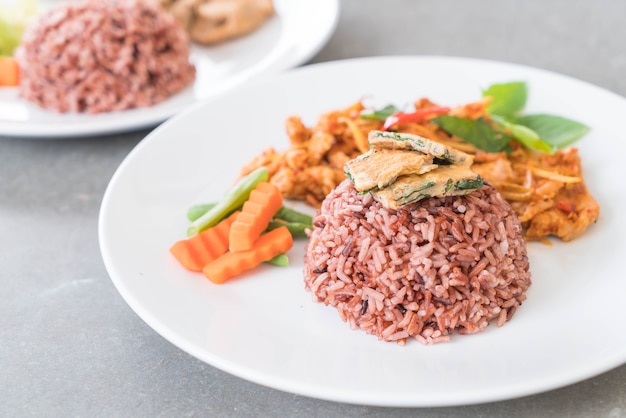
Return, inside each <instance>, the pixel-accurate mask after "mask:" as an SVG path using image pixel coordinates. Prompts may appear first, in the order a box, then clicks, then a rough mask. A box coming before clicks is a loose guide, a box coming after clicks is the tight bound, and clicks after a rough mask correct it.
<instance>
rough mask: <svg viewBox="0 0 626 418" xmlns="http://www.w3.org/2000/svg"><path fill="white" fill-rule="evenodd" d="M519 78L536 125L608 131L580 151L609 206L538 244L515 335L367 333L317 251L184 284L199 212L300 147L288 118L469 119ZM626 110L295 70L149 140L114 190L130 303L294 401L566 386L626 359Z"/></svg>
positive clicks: (365, 62) (355, 70)
mask: <svg viewBox="0 0 626 418" xmlns="http://www.w3.org/2000/svg"><path fill="white" fill-rule="evenodd" d="M514 80H522V81H526V82H528V85H529V89H530V93H529V95H530V97H529V102H528V105H527V108H526V110H527V111H528V112H546V113H555V114H558V115H562V116H566V117H570V118H573V119H576V120H579V121H581V122H584V123H586V124H588V125H589V126H590V127H591V128H592V129H591V133H590V134H588V135H587V136H586V137H585V138H583V140H581V141H580V142H579V143H578V144H577V145H578V147H579V149H580V153H581V156H582V160H583V165H584V170H585V178H586V180H587V182H588V185H589V188H590V189H591V191H592V193H593V194H594V196H595V197H596V198H597V199H598V201H599V202H600V205H601V207H602V210H601V216H600V219H599V221H598V222H597V224H595V225H593V226H592V227H591V228H590V229H589V230H588V231H587V232H586V233H585V234H584V236H582V237H580V238H579V239H577V240H575V241H574V242H571V243H567V244H565V243H561V242H555V243H554V245H553V246H546V245H544V244H538V243H530V244H529V257H530V261H531V269H532V274H533V280H534V283H533V286H531V288H530V290H529V292H528V300H527V302H525V303H524V305H523V306H522V307H521V308H520V309H518V311H517V313H516V314H515V317H514V318H513V320H512V321H511V322H509V323H507V324H506V325H505V326H504V327H502V328H497V327H495V326H491V327H489V328H488V329H487V330H486V331H485V332H483V333H480V334H476V335H470V336H460V335H455V336H453V337H452V339H451V342H449V343H445V344H438V345H433V346H423V345H420V344H419V343H417V342H416V341H409V343H408V344H407V346H405V347H402V346H398V345H396V344H392V343H384V342H381V341H378V340H377V339H376V338H375V337H372V336H369V335H367V334H365V333H364V332H361V331H351V330H350V329H349V327H348V325H347V324H345V323H343V322H342V321H341V320H340V318H339V316H338V314H337V312H336V311H335V310H334V309H333V308H330V307H325V306H324V305H322V304H319V303H314V302H312V301H311V296H310V294H309V293H307V292H306V291H305V290H304V285H303V281H302V267H303V262H302V257H303V255H304V242H298V243H297V245H296V247H295V248H294V249H293V251H292V252H291V257H290V258H291V260H292V264H291V266H290V267H287V268H277V267H269V266H262V267H261V268H259V269H257V270H255V271H254V272H253V273H250V274H248V275H246V276H245V277H242V278H241V279H239V280H235V281H232V282H229V283H227V284H225V285H221V286H219V285H213V284H212V283H210V282H209V281H208V280H206V279H204V278H203V277H202V276H201V275H198V274H193V273H189V272H186V271H184V270H183V269H182V268H181V267H180V266H179V265H178V264H177V262H176V261H175V260H174V259H173V258H172V257H171V256H170V255H169V253H168V248H169V246H170V245H171V244H172V243H174V242H175V241H176V240H177V239H180V238H183V237H184V234H185V230H186V226H187V222H186V220H185V211H186V209H187V208H188V207H189V206H190V205H191V204H192V203H197V202H201V201H212V200H216V199H217V198H219V196H220V195H221V194H222V193H223V192H224V190H225V189H226V188H227V187H228V185H229V184H231V182H232V181H233V180H234V178H235V177H236V175H237V173H238V170H239V169H240V167H241V166H242V165H243V164H244V163H246V162H248V161H249V159H250V158H251V157H252V156H254V155H256V154H257V153H259V152H260V151H262V150H263V149H264V148H266V147H268V146H274V147H276V148H277V149H285V148H286V147H287V137H286V134H285V131H284V121H285V118H286V117H287V116H289V115H300V116H302V118H303V120H304V122H305V124H307V125H312V124H313V123H315V121H316V120H317V117H318V116H319V115H320V114H321V113H323V112H326V111H330V110H334V109H339V108H343V107H346V106H348V105H350V104H352V103H354V102H355V101H357V100H359V99H361V98H363V97H368V98H369V99H371V100H374V101H377V102H380V104H387V103H395V104H397V105H402V104H405V103H409V102H411V101H413V100H415V99H418V98H420V97H422V96H426V97H428V98H430V99H432V100H433V101H435V102H436V103H439V104H442V105H449V106H453V105H457V104H463V103H466V102H469V101H472V100H475V99H478V98H479V97H480V95H481V89H482V88H485V87H487V86H488V85H489V84H492V83H495V82H506V81H514ZM251 97H254V98H259V99H258V100H254V101H251V100H249V99H250V98H251ZM259 101H261V102H262V103H263V105H262V106H259ZM622 114H626V100H624V99H623V98H621V97H619V96H617V95H614V94H612V93H610V92H608V91H605V90H602V89H600V88H598V87H595V86H592V85H589V84H587V83H584V82H582V81H578V80H575V79H571V78H568V77H564V76H561V75H558V74H554V73H550V72H546V71H542V70H538V69H533V68H528V67H523V66H519V65H511V64H505V63H498V62H491V61H480V60H473V59H462V58H440V57H388V58H370V59H357V60H349V61H343V62H333V63H325V64H318V65H313V66H308V67H304V68H301V69H297V70H292V71H289V72H287V73H285V74H282V75H280V76H275V77H272V78H271V79H269V80H265V81H263V82H259V83H254V84H253V85H248V86H245V87H240V88H237V89H235V90H233V91H231V92H230V93H229V94H228V95H224V96H222V97H220V98H219V99H218V100H215V101H212V102H208V103H203V104H199V105H196V106H194V107H193V108H192V109H190V110H188V111H186V112H184V113H182V114H180V115H178V116H176V117H174V118H172V119H171V120H169V121H168V122H166V123H164V124H163V125H162V126H160V127H159V128H157V129H156V130H155V131H153V132H152V133H151V134H150V135H149V136H148V137H146V138H145V139H144V140H143V141H142V142H141V143H140V144H139V145H138V146H137V147H136V148H135V149H134V150H133V151H132V152H131V153H130V154H129V156H128V157H127V158H126V160H125V161H124V162H123V163H122V164H121V166H120V167H119V169H118V170H117V172H116V173H115V174H114V176H113V178H112V179H111V182H110V184H109V186H108V188H107V191H106V193H105V196H104V199H103V202H102V207H101V213H100V221H99V233H100V246H101V251H102V256H103V259H104V262H105V264H106V267H107V270H108V272H109V274H110V276H111V278H112V280H113V282H114V283H115V286H116V287H117V289H118V290H119V292H120V293H121V295H122V296H123V297H124V299H125V300H126V301H127V303H128V304H129V305H130V306H131V308H132V309H134V310H135V312H136V313H137V314H138V315H139V316H140V317H141V318H142V319H143V320H144V321H145V322H146V323H147V324H148V325H150V326H151V327H152V328H153V329H155V330H156V331H157V332H158V333H159V334H161V335H162V336H163V337H165V338H166V339H168V340H169V341H171V342H172V343H173V344H175V345H176V346H178V347H180V348H181V349H183V350H185V351H186V352H188V353H190V354H192V355H194V356H196V357H197V358H199V359H201V360H203V361H205V362H207V363H208V364H211V365H213V366H215V367H217V368H219V369H222V370H225V371H227V372H229V373H232V374H234V375H236V376H239V377H242V378H244V379H248V380H251V381H253V382H256V383H259V384H262V385H267V386H270V387H273V388H277V389H280V390H283V391H287V392H292V393H297V394H301V395H306V396H311V397H317V398H323V399H327V400H333V401H341V402H349V403H358V404H371V405H383V406H443V405H460V404H471V403H479V402H487V401H496V400H503V399H508V398H513V397H519V396H523V395H529V394H534V393H538V392H542V391H546V390H549V389H553V388H557V387H561V386H564V385H567V384H571V383H574V382H577V381H580V380H582V379H585V378H588V377H591V376H594V375H596V374H599V373H602V372H604V371H606V370H609V369H611V368H613V367H616V366H618V365H620V364H622V363H624V362H625V361H626V333H624V332H622V329H623V324H624V323H626V310H624V309H623V302H622V301H623V297H624V294H626V281H625V280H624V274H623V267H622V265H621V257H623V254H625V253H626V241H625V240H623V237H624V236H625V234H626V221H625V220H624V216H623V208H624V207H625V205H626V198H625V197H624V194H623V193H620V192H619V191H620V190H622V184H621V182H622V179H624V178H626V165H624V164H623V163H621V161H620V160H621V158H622V156H623V155H624V153H625V152H626V145H625V144H626V142H625V141H623V138H622V137H623V126H622V123H621V118H620V117H617V116H618V115H622Z"/></svg>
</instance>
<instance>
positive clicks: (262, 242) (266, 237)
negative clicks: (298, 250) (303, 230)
mask: <svg viewBox="0 0 626 418" xmlns="http://www.w3.org/2000/svg"><path fill="white" fill-rule="evenodd" d="M292 246H293V237H292V236H291V233H290V232H289V230H288V229H287V227H285V226H281V227H280V228H276V229H274V230H272V231H270V232H268V233H266V234H263V235H261V236H260V237H259V239H257V240H256V241H255V243H254V246H253V247H252V248H251V249H249V250H245V251H229V252H227V253H226V254H224V255H222V256H220V257H218V258H217V259H215V260H213V261H211V262H210V263H209V264H207V265H206V266H205V267H204V268H203V269H202V272H203V273H204V275H205V276H206V277H207V278H208V279H209V280H211V281H212V282H213V283H217V284H220V283H224V282H225V281H226V280H228V279H230V278H231V277H234V276H237V275H239V274H241V273H243V272H244V271H246V270H250V269H252V268H254V267H256V266H258V265H259V264H261V263H262V262H264V261H268V260H271V259H272V258H274V257H276V256H277V255H278V254H281V253H285V252H287V251H289V250H290V249H291V247H292Z"/></svg>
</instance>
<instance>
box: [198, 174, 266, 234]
mask: <svg viewBox="0 0 626 418" xmlns="http://www.w3.org/2000/svg"><path fill="white" fill-rule="evenodd" d="M267 180H268V173H267V168H265V167H259V168H257V169H256V170H254V171H253V172H251V173H250V174H248V175H247V176H245V177H243V178H242V179H241V180H239V182H237V184H236V185H235V186H234V187H233V188H231V189H229V190H228V191H227V192H226V194H225V195H224V197H222V199H221V200H220V201H219V202H217V204H216V205H215V206H213V207H211V208H210V209H209V210H208V211H207V212H206V213H205V214H203V215H202V216H200V217H199V218H197V219H196V220H195V221H193V222H192V224H191V225H190V226H189V228H188V229H187V235H189V236H192V235H195V234H197V233H199V232H201V231H204V230H205V229H207V228H209V227H211V226H213V225H215V224H217V223H218V222H219V221H220V220H222V219H223V218H224V217H225V216H227V215H228V214H229V213H232V212H233V211H235V210H237V209H238V208H239V207H241V206H243V204H244V202H245V201H246V200H248V197H249V196H250V192H252V190H253V189H254V188H255V187H256V185H257V184H259V183H261V182H265V181H267Z"/></svg>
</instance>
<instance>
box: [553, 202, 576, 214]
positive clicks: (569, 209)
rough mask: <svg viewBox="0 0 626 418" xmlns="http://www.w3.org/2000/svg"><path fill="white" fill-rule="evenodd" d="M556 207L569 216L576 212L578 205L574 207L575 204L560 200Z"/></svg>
mask: <svg viewBox="0 0 626 418" xmlns="http://www.w3.org/2000/svg"><path fill="white" fill-rule="evenodd" d="M556 207H557V208H559V209H560V210H562V211H563V212H565V213H567V214H570V213H575V212H576V205H574V204H573V203H567V202H564V201H562V200H558V201H557V202H556Z"/></svg>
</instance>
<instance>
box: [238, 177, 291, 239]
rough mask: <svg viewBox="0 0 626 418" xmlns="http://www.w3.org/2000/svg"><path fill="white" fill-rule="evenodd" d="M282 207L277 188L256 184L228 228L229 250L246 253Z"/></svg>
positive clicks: (264, 183)
mask: <svg viewBox="0 0 626 418" xmlns="http://www.w3.org/2000/svg"><path fill="white" fill-rule="evenodd" d="M282 206H283V196H282V194H281V193H280V190H278V187H276V186H274V185H273V184H271V183H268V182H261V183H259V184H257V185H256V187H255V188H254V190H252V192H250V197H249V198H248V200H247V201H246V202H245V203H244V204H243V207H242V208H241V212H239V214H238V215H237V219H235V222H234V223H233V226H232V227H231V228H230V234H229V237H228V241H229V248H230V250H231V251H246V250H249V249H250V248H252V246H253V245H254V242H255V241H256V240H257V239H258V238H259V237H260V236H261V233H262V232H263V231H265V229H266V228H267V225H268V224H269V223H270V221H271V220H272V218H273V217H274V215H275V214H276V212H278V210H279V209H280V208H281V207H282Z"/></svg>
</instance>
